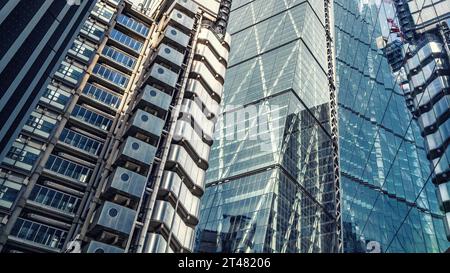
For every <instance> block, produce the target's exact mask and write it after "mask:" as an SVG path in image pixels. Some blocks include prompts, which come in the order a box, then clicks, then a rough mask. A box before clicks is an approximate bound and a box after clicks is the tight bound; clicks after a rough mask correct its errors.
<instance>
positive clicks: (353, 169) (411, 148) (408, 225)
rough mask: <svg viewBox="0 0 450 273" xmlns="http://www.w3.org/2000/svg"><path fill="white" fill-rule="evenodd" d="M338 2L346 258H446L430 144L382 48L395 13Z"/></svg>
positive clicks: (374, 4)
mask: <svg viewBox="0 0 450 273" xmlns="http://www.w3.org/2000/svg"><path fill="white" fill-rule="evenodd" d="M334 2H335V20H336V22H335V25H336V55H337V75H338V90H339V99H338V101H339V122H340V123H339V125H340V130H339V133H340V135H339V136H340V144H341V145H340V148H341V153H340V159H341V166H340V167H341V174H342V187H343V190H342V192H343V199H344V200H343V206H342V208H343V212H342V214H343V216H342V218H343V225H344V245H345V247H344V250H345V251H346V252H366V251H369V252H372V251H375V252H378V251H381V252H407V253H408V252H443V251H444V250H445V249H446V248H447V246H448V245H447V243H446V240H445V235H444V234H445V232H444V225H443V221H442V220H443V218H444V217H443V215H442V213H441V212H440V211H439V207H438V202H437V199H436V197H435V194H434V187H433V185H432V183H431V182H430V175H431V169H430V168H429V166H428V164H427V158H426V151H425V143H424V139H423V138H422V137H421V135H420V132H419V129H418V127H417V125H416V123H415V122H414V121H413V116H412V115H411V113H410V112H409V110H408V107H407V104H406V103H405V98H404V96H403V92H402V90H401V89H400V84H401V83H403V81H402V79H401V78H400V77H398V76H396V77H394V76H393V74H392V73H391V70H390V67H389V63H388V62H387V59H386V58H385V57H384V52H383V51H382V50H379V49H378V47H377V39H378V37H380V36H383V35H385V36H386V35H389V32H386V31H385V28H387V26H388V24H387V19H388V18H389V16H390V14H391V13H393V12H392V11H391V10H389V7H390V5H389V4H388V3H382V2H378V1H356V0H352V1H348V0H336V1H334ZM393 59H394V60H395V58H393ZM393 63H394V64H396V63H397V62H393ZM394 67H395V66H394Z"/></svg>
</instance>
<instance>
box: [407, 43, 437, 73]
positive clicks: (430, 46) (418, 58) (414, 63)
mask: <svg viewBox="0 0 450 273" xmlns="http://www.w3.org/2000/svg"><path fill="white" fill-rule="evenodd" d="M442 52H443V48H442V44H439V43H436V42H429V43H427V44H425V46H423V47H422V48H421V49H419V50H418V51H417V53H416V54H414V56H413V57H412V58H410V59H409V60H408V61H407V62H406V71H407V73H408V74H409V72H410V71H411V70H414V69H416V68H417V67H418V66H419V65H420V64H421V62H422V61H424V60H425V59H426V58H428V57H429V56H431V54H433V53H437V54H440V53H442Z"/></svg>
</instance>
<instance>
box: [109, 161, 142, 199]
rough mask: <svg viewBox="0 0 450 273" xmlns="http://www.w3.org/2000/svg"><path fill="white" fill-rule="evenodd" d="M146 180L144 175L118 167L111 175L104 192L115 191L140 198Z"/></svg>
mask: <svg viewBox="0 0 450 273" xmlns="http://www.w3.org/2000/svg"><path fill="white" fill-rule="evenodd" d="M146 182H147V178H146V177H145V176H142V175H140V174H137V173H135V172H132V171H130V170H127V169H124V168H121V167H118V168H117V169H116V171H115V172H114V174H113V175H111V178H110V180H109V183H108V187H107V188H106V193H109V192H115V191H117V192H120V193H122V194H126V195H128V196H130V197H133V198H134V199H140V198H141V197H142V194H143V193H144V190H145V186H146V184H147V183H146Z"/></svg>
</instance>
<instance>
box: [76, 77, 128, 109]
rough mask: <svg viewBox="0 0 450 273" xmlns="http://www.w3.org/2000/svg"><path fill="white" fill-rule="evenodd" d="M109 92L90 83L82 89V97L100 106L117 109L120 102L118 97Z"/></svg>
mask: <svg viewBox="0 0 450 273" xmlns="http://www.w3.org/2000/svg"><path fill="white" fill-rule="evenodd" d="M111 92H112V91H111ZM111 92H109V91H106V90H105V89H103V88H100V87H98V86H95V85H92V84H90V83H88V84H86V86H85V88H84V89H83V94H84V95H86V96H88V97H90V98H92V99H94V100H96V101H98V102H101V103H102V104H105V105H108V106H111V107H113V108H115V109H118V108H119V106H120V103H121V102H122V100H121V98H120V97H119V96H116V95H113V94H112V93H111Z"/></svg>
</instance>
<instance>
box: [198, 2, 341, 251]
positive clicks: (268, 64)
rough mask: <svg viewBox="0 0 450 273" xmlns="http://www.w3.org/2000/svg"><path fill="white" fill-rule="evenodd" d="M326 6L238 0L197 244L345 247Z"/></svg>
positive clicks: (208, 247)
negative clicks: (337, 185) (341, 230)
mask: <svg viewBox="0 0 450 273" xmlns="http://www.w3.org/2000/svg"><path fill="white" fill-rule="evenodd" d="M324 7H325V5H324V1H317V0H311V1H304V0H303V1H279V0H271V1H267V0H257V1H248V0H246V1H233V5H232V12H231V17H230V26H229V29H228V30H229V32H230V33H231V34H232V38H233V41H234V43H233V47H232V51H231V56H230V65H229V70H228V75H227V80H226V82H225V91H224V107H225V108H224V109H225V110H224V112H223V116H222V119H221V120H220V121H219V124H221V127H220V128H219V130H218V132H217V134H219V138H218V140H217V141H216V142H215V145H214V146H213V149H212V152H211V159H210V169H209V170H208V172H207V186H206V193H205V196H204V197H203V198H202V203H201V213H200V224H199V227H198V228H197V237H196V249H195V250H196V251H198V252H226V253H236V252H240V253H252V252H265V253H289V252H290V253H299V252H302V253H308V252H337V251H339V238H338V236H339V234H338V231H337V230H338V228H339V223H338V220H336V219H337V218H336V214H337V213H336V207H337V205H336V191H335V180H334V173H333V150H332V138H331V124H330V123H331V121H330V120H331V119H330V93H329V92H330V91H329V87H328V81H327V73H328V72H327V71H328V65H329V64H328V62H327V43H326V35H325V27H324V24H325V12H324V11H325V8H324ZM243 106H244V108H241V107H243ZM242 112H246V113H244V115H242V116H241V115H240V114H242ZM233 120H236V122H233Z"/></svg>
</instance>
